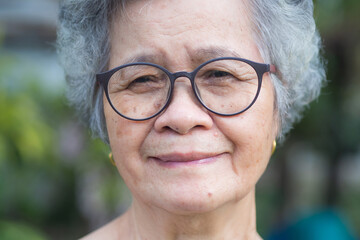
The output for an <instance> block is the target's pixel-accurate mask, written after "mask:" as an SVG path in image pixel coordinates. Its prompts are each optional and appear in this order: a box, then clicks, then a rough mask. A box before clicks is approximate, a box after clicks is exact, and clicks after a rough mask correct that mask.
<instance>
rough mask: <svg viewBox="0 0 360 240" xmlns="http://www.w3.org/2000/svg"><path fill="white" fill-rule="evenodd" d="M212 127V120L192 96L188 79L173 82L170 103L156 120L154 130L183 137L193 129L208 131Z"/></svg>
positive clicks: (182, 78)
mask: <svg viewBox="0 0 360 240" xmlns="http://www.w3.org/2000/svg"><path fill="white" fill-rule="evenodd" d="M212 125H213V120H212V118H211V116H210V115H209V113H208V111H207V110H206V109H205V108H204V107H203V106H202V105H201V104H200V102H199V101H198V100H197V98H196V96H195V95H194V93H193V90H192V87H191V83H190V81H189V79H187V78H186V77H181V78H179V79H177V81H175V85H174V90H173V95H172V99H171V102H170V104H169V105H168V107H167V109H165V111H164V112H163V113H161V114H160V116H158V117H157V118H156V120H155V123H154V128H155V130H156V131H158V132H164V131H167V130H171V131H174V132H176V133H178V134H182V135H183V134H187V133H189V132H191V131H192V130H193V129H210V128H211V127H212Z"/></svg>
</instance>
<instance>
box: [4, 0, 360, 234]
mask: <svg viewBox="0 0 360 240" xmlns="http://www.w3.org/2000/svg"><path fill="white" fill-rule="evenodd" d="M57 11H58V1H57V0H12V1H9V0H0V239H2V240H12V239H29V240H32V239H34V240H35V239H76V238H79V237H81V236H83V235H85V234H86V233H88V232H90V231H92V230H94V229H96V228H98V227H99V226H101V225H103V224H104V223H106V222H108V221H109V220H111V219H113V218H115V217H116V216H118V215H119V214H120V213H121V212H123V211H124V210H125V209H126V207H127V206H128V205H129V203H130V201H131V196H130V194H129V191H128V190H127V188H126V186H124V184H123V181H122V179H121V177H120V176H119V175H118V173H117V171H116V169H115V168H114V167H112V165H111V163H110V162H109V160H108V157H107V155H108V152H109V149H108V147H107V146H106V145H104V144H103V143H102V142H101V141H99V140H94V139H92V138H91V133H90V132H89V130H88V129H85V128H83V127H82V125H81V124H79V123H78V120H77V118H76V116H75V113H74V112H73V110H72V109H70V108H69V107H68V106H67V101H66V98H65V97H64V89H65V83H64V74H63V72H62V70H61V68H60V67H59V65H58V62H57V58H56V53H55V49H54V41H55V38H56V16H57ZM359 12H360V1H359V0H317V1H316V9H315V16H316V21H317V24H318V27H319V31H320V33H321V35H322V37H323V45H324V57H325V59H326V60H327V62H328V67H327V68H328V83H327V85H326V86H325V88H324V89H323V91H322V94H321V96H320V98H319V99H318V100H317V101H315V102H313V103H312V104H311V106H310V108H309V109H308V110H307V111H306V112H305V115H304V119H303V121H302V122H301V123H299V124H296V125H295V128H294V130H293V131H292V132H291V134H290V136H289V137H288V139H287V141H286V142H285V143H284V144H283V145H281V146H279V147H278V149H277V151H276V153H275V155H274V156H273V157H272V159H271V162H270V165H269V167H268V170H267V171H266V173H265V174H264V176H263V177H262V178H261V180H260V182H259V184H258V188H257V218H258V230H259V232H260V233H261V234H262V236H264V237H267V236H269V239H270V238H271V236H275V235H274V232H276V231H278V230H279V229H280V230H281V229H283V228H286V227H287V226H290V227H289V228H291V227H294V226H299V224H298V223H302V222H303V221H306V220H307V219H310V218H311V219H314V218H316V219H318V218H317V217H316V216H319V214H321V213H324V212H325V213H326V214H328V213H334V214H333V215H335V216H336V218H337V219H338V220H339V221H340V222H341V224H342V226H343V229H346V231H347V232H348V233H349V234H352V235H353V236H354V237H357V238H359V236H360V94H359V92H360V14H359ZM326 214H325V215H326ZM328 215H329V214H328ZM328 215H326V216H328ZM330 215H331V214H330ZM321 216H323V215H321ZM327 219H330V218H329V217H327ZM341 224H340V225H341ZM300 225H301V224H300ZM324 226H325V225H324ZM327 226H330V225H327ZM280 230H279V231H280ZM324 231H325V230H324ZM344 231H345V230H344ZM274 239H275V238H274ZM277 239H280V238H277ZM303 239H310V238H303ZM314 239H315V238H314ZM317 239H321V238H319V237H318V238H317ZM324 239H325V238H324ZM336 239H351V238H336ZM354 239H355V238H354Z"/></svg>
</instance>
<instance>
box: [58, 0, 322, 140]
mask: <svg viewBox="0 0 360 240" xmlns="http://www.w3.org/2000/svg"><path fill="white" fill-rule="evenodd" d="M125 2H126V0H65V1H64V2H63V3H62V4H61V8H60V16H59V26H58V39H57V48H58V53H59V56H60V62H61V64H62V65H63V67H64V69H65V75H66V80H67V83H68V84H67V86H68V89H67V96H68V99H69V101H70V103H71V104H72V105H74V106H75V108H76V109H77V111H78V113H79V114H80V116H81V118H82V119H83V120H84V121H85V122H86V123H87V124H88V125H89V127H90V128H91V129H92V131H93V133H94V134H95V135H96V136H98V137H100V138H101V139H102V140H104V141H105V142H108V136H107V130H106V123H105V117H104V112H103V102H102V101H103V91H101V90H100V88H99V87H98V86H97V85H96V82H95V75H96V73H98V72H101V71H103V70H105V67H106V64H107V62H108V58H109V45H110V43H109V40H108V39H109V25H110V23H111V18H112V15H113V14H114V13H116V12H118V11H117V9H118V8H123V7H124V5H125ZM249 7H250V9H251V12H252V14H251V16H250V17H251V20H252V22H253V24H254V32H253V33H254V38H255V39H256V43H257V45H258V47H259V50H260V52H261V54H262V57H263V59H264V61H265V62H267V63H272V64H274V65H275V66H276V68H277V73H276V74H272V75H271V79H272V82H273V85H274V89H275V93H276V102H275V104H276V106H277V110H278V114H279V115H278V116H279V123H280V128H279V133H278V138H280V139H281V138H283V136H284V135H285V134H286V133H288V132H289V130H290V129H291V127H292V125H293V124H294V122H296V121H299V120H300V119H301V116H302V112H303V110H304V109H305V107H306V106H307V105H308V104H309V103H310V102H311V101H312V100H314V99H315V98H317V97H318V95H319V93H320V89H321V87H322V84H323V82H324V80H325V70H324V64H323V61H322V58H321V56H320V53H319V52H320V49H321V40H320V36H319V34H318V32H317V30H316V25H315V21H314V18H313V2H312V0H250V1H249Z"/></svg>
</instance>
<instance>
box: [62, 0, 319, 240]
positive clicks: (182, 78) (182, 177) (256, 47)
mask: <svg viewBox="0 0 360 240" xmlns="http://www.w3.org/2000/svg"><path fill="white" fill-rule="evenodd" d="M319 45H320V38H319V35H318V33H317V31H316V27H315V23H314V19H313V4H312V1H311V0H222V1H218V0H179V1H171V0H151V1H150V0H148V1H147V0H138V1H125V0H123V1H120V0H69V1H65V2H64V3H63V4H62V7H61V13H60V26H59V36H58V47H59V53H60V56H61V61H62V64H63V65H64V68H65V71H66V76H67V82H68V86H69V92H68V93H69V99H70V100H71V102H72V103H73V104H74V106H75V107H76V108H77V109H78V111H79V112H80V113H81V115H82V117H83V119H85V120H86V121H87V122H88V123H89V126H90V127H91V129H92V130H93V132H94V133H95V134H97V135H98V136H99V137H100V138H102V139H103V140H104V141H105V142H107V143H108V144H109V145H110V147H111V150H112V156H113V160H114V162H115V164H116V167H117V169H118V171H119V173H120V175H121V176H122V178H123V179H124V181H125V183H126V184H127V186H128V187H129V189H130V191H131V192H132V195H133V202H132V205H131V207H130V208H129V209H128V211H127V212H126V213H124V214H123V215H122V216H120V217H119V218H117V219H115V220H114V221H112V222H110V223H109V224H107V225H105V226H104V227H102V228H101V229H99V230H97V231H95V232H94V233H92V234H90V235H88V236H87V237H85V238H84V239H149V240H151V239H156V240H159V239H231V240H233V239H261V237H260V236H259V235H258V233H257V230H256V214H255V212H256V209H255V185H256V182H257V181H258V180H259V178H260V176H261V175H262V173H263V172H264V170H265V168H266V166H267V164H268V162H269V159H270V156H271V154H272V152H273V151H274V149H275V146H276V139H281V138H283V136H284V134H286V133H287V132H288V131H289V129H290V128H291V126H292V124H293V123H294V122H295V121H297V120H298V119H299V118H300V115H301V112H302V110H303V109H304V107H305V106H306V105H307V104H308V103H309V102H310V101H312V100H313V99H314V98H316V97H317V96H318V94H319V90H320V87H321V85H322V81H323V79H324V75H325V74H324V69H323V66H322V63H321V59H320V57H319Z"/></svg>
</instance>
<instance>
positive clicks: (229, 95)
mask: <svg viewBox="0 0 360 240" xmlns="http://www.w3.org/2000/svg"><path fill="white" fill-rule="evenodd" d="M266 72H275V67H274V66H273V65H270V64H262V63H256V62H253V61H250V60H247V59H242V58H235V57H222V58H215V59H212V60H209V61H206V62H204V63H202V64H201V65H200V66H198V67H197V68H196V69H195V70H194V71H193V72H175V73H171V72H170V71H168V70H167V69H165V68H164V67H162V66H159V65H156V64H153V63H147V62H136V63H129V64H124V65H121V66H119V67H116V68H114V69H111V70H109V71H107V72H103V73H99V74H97V75H96V80H97V81H98V83H99V84H100V85H101V86H102V87H103V89H104V91H105V94H106V98H107V100H108V101H109V104H110V105H111V107H112V108H113V109H114V111H115V112H117V113H118V114H119V115H121V116H122V117H124V118H126V119H130V120H135V121H142V120H147V119H150V118H153V117H155V116H157V115H158V114H160V113H161V112H162V111H163V110H164V109H165V108H166V107H167V106H168V105H169V103H170V101H171V97H172V93H173V89H174V84H175V81H176V80H177V79H178V78H180V77H185V78H188V79H189V80H190V82H191V86H192V89H193V91H194V94H195V96H196V98H197V99H198V100H199V102H200V103H201V104H202V105H203V106H204V107H205V108H206V109H207V110H209V111H210V112H213V113H215V114H218V115H221V116H233V115H236V114H240V113H242V112H244V111H246V110H247V109H249V108H250V107H251V106H252V105H253V104H254V103H255V101H256V99H257V97H258V96H259V93H260V89H261V83H262V77H263V75H264V73H266Z"/></svg>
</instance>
